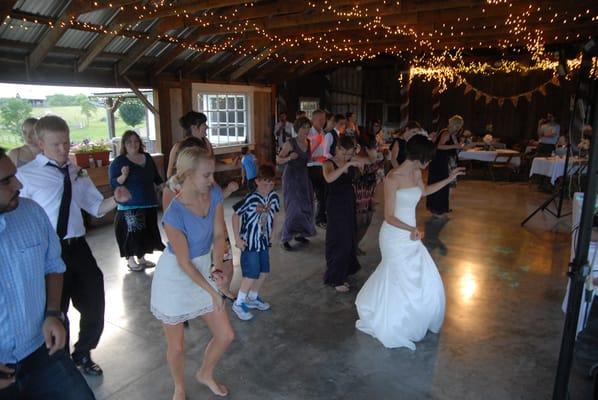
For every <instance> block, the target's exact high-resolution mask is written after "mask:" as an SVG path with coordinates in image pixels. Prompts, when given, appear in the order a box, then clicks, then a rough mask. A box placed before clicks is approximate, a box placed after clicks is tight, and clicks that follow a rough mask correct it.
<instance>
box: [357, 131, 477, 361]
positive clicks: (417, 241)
mask: <svg viewBox="0 0 598 400" xmlns="http://www.w3.org/2000/svg"><path fill="white" fill-rule="evenodd" d="M406 147H407V160H406V161H405V162H403V164H401V165H400V166H399V167H397V168H395V169H393V170H392V171H391V172H390V173H389V174H388V176H387V177H386V179H385V181H384V220H385V221H384V223H383V224H382V227H381V229H380V237H379V240H380V250H381V253H382V261H381V262H380V264H379V265H378V268H377V269H376V271H374V273H373V274H372V275H371V276H370V277H369V279H368V280H367V282H366V283H365V285H364V286H363V287H362V288H361V290H360V291H359V294H358V295H357V299H356V300H355V304H356V305H357V312H358V314H359V319H358V320H357V323H356V324H355V325H356V327H357V329H359V330H361V331H363V332H365V333H367V334H369V335H371V336H373V337H375V338H376V339H378V340H379V341H380V342H382V344H383V345H384V346H385V347H389V348H394V347H408V348H410V349H411V350H415V344H414V342H417V341H420V340H421V339H423V337H424V336H425V335H426V333H427V331H428V330H430V331H432V332H434V333H437V332H438V331H439V330H440V327H441V326H442V322H443V320H444V305H445V299H444V286H443V285H442V279H441V278H440V274H439V273H438V270H437V268H436V265H435V264H434V261H433V260H432V257H430V254H429V253H428V251H427V250H426V248H425V247H424V245H423V244H422V242H421V239H422V236H423V235H422V233H421V232H420V231H419V230H418V229H417V227H416V222H415V209H416V207H417V203H418V202H419V200H420V198H421V197H422V196H427V195H429V194H432V193H434V192H436V191H438V190H440V189H442V188H443V187H444V186H446V185H448V184H449V183H451V182H452V181H453V180H455V178H456V177H457V176H459V175H463V174H464V173H465V172H464V169H463V168H457V169H455V170H453V172H452V173H451V175H450V176H449V177H448V178H447V179H444V180H442V181H440V182H437V183H435V184H433V185H430V186H424V183H423V181H422V173H421V170H422V169H424V168H426V166H427V165H428V163H429V162H430V160H431V159H432V158H433V156H434V151H435V147H434V143H432V142H431V141H430V140H429V139H428V138H427V137H426V136H424V135H415V136H413V137H412V138H411V139H410V140H409V141H408V142H407V146H406Z"/></svg>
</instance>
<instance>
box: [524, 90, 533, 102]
mask: <svg viewBox="0 0 598 400" xmlns="http://www.w3.org/2000/svg"><path fill="white" fill-rule="evenodd" d="M525 99H526V100H527V101H529V102H530V103H531V102H532V92H527V93H526V94H525Z"/></svg>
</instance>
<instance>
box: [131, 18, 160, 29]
mask: <svg viewBox="0 0 598 400" xmlns="http://www.w3.org/2000/svg"><path fill="white" fill-rule="evenodd" d="M156 22H158V20H157V19H150V20H146V21H141V22H138V23H137V24H136V25H135V26H133V29H132V30H134V31H135V32H148V31H149V30H150V29H152V27H153V26H154V25H155V24H156Z"/></svg>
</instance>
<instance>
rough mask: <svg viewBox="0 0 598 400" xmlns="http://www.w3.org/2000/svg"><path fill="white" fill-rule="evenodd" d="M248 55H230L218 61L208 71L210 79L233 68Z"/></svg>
mask: <svg viewBox="0 0 598 400" xmlns="http://www.w3.org/2000/svg"><path fill="white" fill-rule="evenodd" d="M245 57H246V56H245V55H238V54H237V55H236V56H235V55H229V56H228V57H226V58H225V59H224V60H223V61H221V62H219V63H217V64H216V65H215V66H214V67H212V68H210V70H209V71H208V72H207V74H206V75H207V76H208V79H214V78H215V77H217V76H218V75H220V74H222V73H223V72H224V71H226V70H228V69H229V68H232V67H233V66H234V65H235V64H237V63H239V62H240V61H241V60H243V59H244V58H245Z"/></svg>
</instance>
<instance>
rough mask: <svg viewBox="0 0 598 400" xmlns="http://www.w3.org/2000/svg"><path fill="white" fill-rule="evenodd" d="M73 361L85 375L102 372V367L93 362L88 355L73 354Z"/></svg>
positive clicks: (99, 374) (94, 374)
mask: <svg viewBox="0 0 598 400" xmlns="http://www.w3.org/2000/svg"><path fill="white" fill-rule="evenodd" d="M73 362H74V363H75V365H76V366H77V367H78V368H79V369H80V370H81V371H83V373H84V374H85V375H91V376H101V375H102V374H103V373H104V371H102V368H100V366H99V365H98V364H96V363H95V362H93V360H92V359H91V357H90V356H89V355H84V356H77V355H73Z"/></svg>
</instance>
